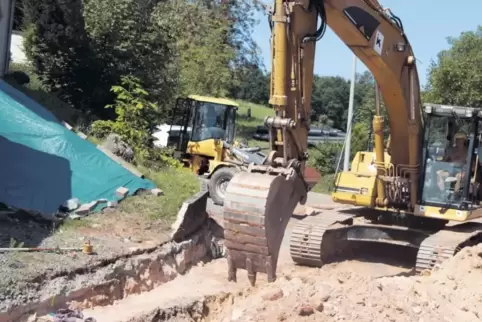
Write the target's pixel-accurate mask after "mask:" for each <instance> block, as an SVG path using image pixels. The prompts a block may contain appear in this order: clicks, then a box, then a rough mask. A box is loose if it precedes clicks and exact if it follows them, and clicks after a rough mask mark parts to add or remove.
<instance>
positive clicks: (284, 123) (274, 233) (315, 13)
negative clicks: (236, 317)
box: [224, 0, 482, 285]
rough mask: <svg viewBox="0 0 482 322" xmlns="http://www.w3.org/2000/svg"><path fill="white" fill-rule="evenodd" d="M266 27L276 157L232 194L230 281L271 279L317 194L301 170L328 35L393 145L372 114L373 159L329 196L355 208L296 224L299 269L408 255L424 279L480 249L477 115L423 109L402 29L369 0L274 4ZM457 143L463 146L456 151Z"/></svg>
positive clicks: (358, 164) (239, 181) (341, 178)
mask: <svg viewBox="0 0 482 322" xmlns="http://www.w3.org/2000/svg"><path fill="white" fill-rule="evenodd" d="M269 23H270V27H271V31H272V37H271V48H272V73H271V93H270V104H271V105H272V106H273V108H274V110H275V112H276V113H275V116H274V117H267V118H266V119H265V124H266V126H267V127H268V128H269V129H270V146H271V152H270V153H269V155H268V158H267V160H266V162H265V163H264V164H262V165H254V164H252V165H250V166H249V168H248V171H246V172H239V173H237V174H236V175H235V176H234V177H233V178H232V180H231V182H230V183H229V185H228V186H227V189H226V197H225V202H224V232H225V248H226V257H227V262H228V280H230V281H236V271H237V269H244V270H247V272H248V278H249V280H250V282H251V284H253V285H254V283H255V281H256V274H257V273H264V274H267V278H268V281H269V282H272V281H274V280H275V279H276V267H277V261H278V255H279V251H280V247H281V242H282V239H283V236H284V231H285V229H286V226H287V223H288V221H289V219H290V217H291V216H292V214H293V210H294V208H295V207H296V205H297V204H298V203H300V204H304V203H305V202H306V199H307V193H308V191H309V190H310V189H311V187H312V186H313V185H314V184H315V183H316V177H315V176H313V172H312V171H310V170H309V169H308V168H307V167H306V160H307V159H308V153H307V151H308V149H307V133H308V130H309V128H310V106H311V93H312V83H313V68H314V57H315V43H316V42H317V41H318V40H319V39H321V38H322V37H323V34H324V32H325V30H326V26H329V27H330V28H331V29H332V30H333V31H334V32H335V34H336V35H337V36H338V37H339V38H340V39H341V40H342V41H343V42H344V43H345V44H346V45H347V46H348V47H349V48H350V49H351V50H352V51H353V53H354V54H355V55H356V56H357V57H358V58H359V59H360V60H361V61H362V62H363V63H364V64H365V65H366V66H367V68H368V69H369V70H370V71H371V73H372V74H373V76H374V78H375V80H376V83H377V84H378V86H379V89H380V93H381V96H382V98H383V100H384V102H385V106H386V109H387V114H388V121H389V122H388V127H389V130H390V137H389V139H390V140H389V141H390V143H389V146H388V147H385V146H384V136H383V129H384V126H385V125H384V119H383V117H382V116H381V115H380V111H379V109H377V113H376V115H375V116H374V119H373V132H374V151H366V152H358V153H357V154H356V156H355V158H354V160H352V163H351V169H350V171H348V172H342V173H340V174H338V175H337V178H336V182H335V188H334V191H333V194H332V197H333V200H334V201H336V202H339V203H344V204H350V205H353V206H358V207H355V208H354V209H352V210H351V211H350V212H348V211H344V212H342V211H326V212H324V213H322V214H321V215H319V216H310V217H308V218H307V219H305V220H302V221H300V222H299V223H298V224H297V225H296V226H295V227H294V228H293V231H292V234H291V240H290V253H291V257H292V259H293V260H294V262H296V263H298V264H300V265H309V266H321V265H323V263H325V262H326V261H327V260H329V258H330V257H332V256H334V255H336V254H338V253H339V252H340V251H342V250H345V249H346V248H350V247H353V246H357V245H360V244H361V243H364V244H366V243H370V242H371V243H372V244H376V243H383V244H390V245H396V246H402V247H408V248H411V249H415V250H416V252H417V256H416V263H415V268H416V269H417V270H425V269H431V268H433V267H434V266H436V265H438V264H439V263H440V262H442V261H443V260H445V259H446V258H448V257H450V256H453V255H454V254H455V253H456V252H457V251H459V250H460V249H461V248H463V247H465V246H469V245H473V244H475V243H478V242H479V241H480V237H481V232H482V225H480V224H477V223H473V222H470V223H469V222H467V221H469V220H472V219H474V218H478V217H481V216H482V208H481V207H480V201H481V198H480V193H479V191H480V189H479V184H480V175H479V173H480V171H479V167H480V163H479V158H478V151H479V144H480V133H479V132H480V130H479V122H480V119H481V118H482V110H480V109H477V108H471V107H461V106H445V105H436V104H425V105H424V106H422V105H421V100H420V85H419V79H418V74H417V66H416V59H415V56H414V53H413V51H412V48H411V46H410V43H409V41H408V39H407V36H406V35H405V33H404V30H403V24H402V21H401V20H400V19H399V18H398V17H397V16H395V15H394V14H393V13H392V12H391V10H389V9H385V8H383V7H382V6H381V5H380V3H379V2H378V1H376V0H276V1H274V7H273V8H272V9H271V11H270V14H269ZM464 133H465V134H464ZM461 137H466V138H467V140H466V141H465V142H462V143H461V141H463V140H459V138H461ZM444 145H445V146H446V147H448V150H450V151H452V150H457V151H455V152H456V153H455V154H453V155H452V157H447V158H445V157H444V158H442V160H440V158H439V157H436V156H435V155H434V153H433V147H434V146H438V147H440V146H444ZM456 146H458V147H456ZM437 149H438V148H437ZM464 151H465V152H464ZM464 153H465V154H464ZM447 155H448V153H447ZM454 155H455V156H454ZM457 155H458V156H457ZM454 222H455V223H454Z"/></svg>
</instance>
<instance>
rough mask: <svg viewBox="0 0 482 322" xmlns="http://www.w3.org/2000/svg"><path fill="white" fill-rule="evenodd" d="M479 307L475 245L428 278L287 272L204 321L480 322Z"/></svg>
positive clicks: (480, 249)
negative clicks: (209, 319)
mask: <svg viewBox="0 0 482 322" xmlns="http://www.w3.org/2000/svg"><path fill="white" fill-rule="evenodd" d="M400 275H406V274H400ZM481 302H482V245H479V246H476V247H472V248H467V249H463V250H462V251H461V252H460V253H459V254H457V256H455V257H454V258H452V259H451V260H449V261H447V262H446V263H444V264H443V265H442V267H441V268H440V269H438V270H435V271H433V272H432V274H431V275H430V276H390V277H368V276H363V275H360V274H357V272H356V271H353V272H346V271H344V272H337V270H336V269H333V270H330V269H328V270H327V269H326V268H322V269H314V268H309V269H308V268H294V267H293V268H291V269H288V270H285V271H284V272H282V274H280V276H279V278H278V280H277V281H276V282H275V283H273V284H270V285H266V286H264V287H255V288H249V289H247V290H245V291H243V292H240V293H238V294H236V295H235V296H234V298H233V304H232V305H230V306H229V307H228V308H226V307H224V308H222V307H221V308H219V307H218V308H215V309H214V310H212V311H211V312H210V314H209V316H210V317H213V321H214V320H215V321H355V320H358V321H457V322H462V321H480V320H481V318H482V305H481ZM214 317H215V318H214ZM479 317H480V318H479Z"/></svg>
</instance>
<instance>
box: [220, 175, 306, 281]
mask: <svg viewBox="0 0 482 322" xmlns="http://www.w3.org/2000/svg"><path fill="white" fill-rule="evenodd" d="M303 191H306V188H305V187H304V183H303V181H302V180H301V179H300V178H299V177H297V175H296V174H294V175H293V174H292V175H288V176H286V175H283V174H278V175H270V174H266V173H256V172H244V171H243V172H239V173H238V174H236V175H235V176H234V177H233V178H232V179H231V181H230V183H229V185H228V187H227V189H226V194H225V200H224V238H225V243H224V245H225V249H226V257H227V261H228V280H229V281H234V282H235V281H236V271H237V269H245V270H247V271H248V278H249V281H250V282H251V284H252V285H254V284H255V282H256V274H257V273H265V274H267V276H268V282H273V281H275V280H276V268H277V262H278V255H279V250H280V247H281V242H282V240H283V236H284V231H285V229H286V226H287V224H288V221H289V220H290V218H291V216H292V214H293V210H294V209H295V207H296V205H297V204H298V202H299V201H300V198H301V197H302V195H301V194H300V192H303Z"/></svg>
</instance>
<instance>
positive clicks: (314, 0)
mask: <svg viewBox="0 0 482 322" xmlns="http://www.w3.org/2000/svg"><path fill="white" fill-rule="evenodd" d="M310 7H314V8H315V10H316V12H317V13H318V15H319V16H320V18H321V24H320V27H319V28H318V30H317V31H316V32H315V33H314V34H312V35H307V36H305V37H303V40H302V42H303V43H307V42H310V41H318V40H320V39H321V38H323V36H324V35H325V32H326V26H327V24H326V11H325V4H324V2H323V0H311V1H310Z"/></svg>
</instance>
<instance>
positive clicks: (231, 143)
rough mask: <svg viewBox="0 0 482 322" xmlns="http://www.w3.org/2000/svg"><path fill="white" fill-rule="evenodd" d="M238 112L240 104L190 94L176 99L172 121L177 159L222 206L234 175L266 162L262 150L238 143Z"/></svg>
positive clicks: (214, 200) (215, 201)
mask: <svg viewBox="0 0 482 322" xmlns="http://www.w3.org/2000/svg"><path fill="white" fill-rule="evenodd" d="M237 109H238V104H236V103H235V102H233V101H231V100H228V99H222V98H215V97H206V96H199V95H190V96H188V97H186V98H178V99H177V101H176V106H175V109H174V113H173V117H172V120H171V129H170V131H169V133H170V135H172V137H174V138H175V139H174V142H172V140H171V142H170V143H171V144H172V143H173V144H174V146H175V152H174V157H175V158H176V159H178V160H181V161H182V162H183V163H184V165H185V166H186V167H189V168H190V169H191V170H192V171H193V172H194V173H195V174H196V175H198V176H199V179H200V180H201V189H207V190H208V191H209V196H210V197H211V199H212V200H213V202H214V203H215V204H219V205H223V203H224V194H225V190H226V186H227V183H228V182H229V181H230V180H231V178H232V177H233V176H234V174H236V173H237V172H238V171H243V170H246V169H247V166H248V165H249V164H251V163H253V164H263V163H264V161H265V160H266V156H265V155H264V154H263V153H261V152H260V150H261V149H260V148H248V147H244V146H242V145H241V144H240V143H239V142H236V141H235V135H236V111H237ZM174 127H178V128H179V130H177V131H176V130H175V128H174ZM175 132H178V134H177V135H173V134H174V133H175Z"/></svg>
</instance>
